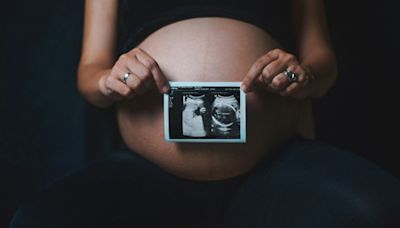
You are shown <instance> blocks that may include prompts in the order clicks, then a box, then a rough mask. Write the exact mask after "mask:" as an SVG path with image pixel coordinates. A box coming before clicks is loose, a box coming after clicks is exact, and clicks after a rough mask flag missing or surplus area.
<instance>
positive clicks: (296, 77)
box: [242, 49, 313, 99]
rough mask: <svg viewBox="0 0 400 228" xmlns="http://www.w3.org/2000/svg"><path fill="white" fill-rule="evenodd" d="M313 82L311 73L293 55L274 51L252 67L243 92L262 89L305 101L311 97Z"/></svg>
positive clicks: (277, 50)
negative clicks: (310, 89) (257, 88)
mask: <svg viewBox="0 0 400 228" xmlns="http://www.w3.org/2000/svg"><path fill="white" fill-rule="evenodd" d="M312 80H313V76H312V74H311V73H310V71H309V70H308V69H307V68H306V67H305V66H302V65H301V64H300V63H299V61H298V60H297V58H296V57H295V56H294V55H293V54H290V53H287V52H285V51H283V50H281V49H274V50H271V51H269V52H268V53H267V54H265V55H263V56H261V57H260V58H259V59H258V60H257V61H256V62H255V63H254V64H253V65H252V66H251V67H250V70H249V71H248V73H247V75H246V76H245V78H244V79H243V81H242V90H243V91H244V92H246V93H247V92H250V91H252V90H254V88H255V87H261V88H264V89H266V90H268V91H270V92H273V93H279V94H280V95H282V96H291V97H294V98H298V99H303V98H306V97H308V95H309V92H310V91H309V88H308V87H309V86H308V85H309V84H310V82H311V81H312Z"/></svg>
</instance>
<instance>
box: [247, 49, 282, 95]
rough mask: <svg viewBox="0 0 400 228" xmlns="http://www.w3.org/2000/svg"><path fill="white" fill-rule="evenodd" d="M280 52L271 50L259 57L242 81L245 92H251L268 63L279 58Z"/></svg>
mask: <svg viewBox="0 0 400 228" xmlns="http://www.w3.org/2000/svg"><path fill="white" fill-rule="evenodd" d="M278 56H279V55H278V53H277V52H276V51H270V52H268V53H267V54H266V55H264V56H262V57H261V58H259V59H258V60H257V61H256V62H255V63H254V64H253V65H252V66H251V67H250V70H249V71H248V73H247V75H246V76H245V77H244V79H243V81H242V85H241V87H242V90H243V91H244V92H250V91H251V90H252V88H253V86H254V81H256V79H257V78H258V77H259V76H260V75H261V73H262V70H263V69H264V67H265V66H266V65H268V64H269V63H271V62H272V61H274V60H276V59H277V58H278Z"/></svg>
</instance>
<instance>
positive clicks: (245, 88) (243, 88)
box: [240, 85, 249, 92]
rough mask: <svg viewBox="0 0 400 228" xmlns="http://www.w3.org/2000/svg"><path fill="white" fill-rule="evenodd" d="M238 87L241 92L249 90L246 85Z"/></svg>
mask: <svg viewBox="0 0 400 228" xmlns="http://www.w3.org/2000/svg"><path fill="white" fill-rule="evenodd" d="M240 87H241V89H242V90H243V92H247V90H248V89H249V88H248V87H247V86H246V85H241V86H240Z"/></svg>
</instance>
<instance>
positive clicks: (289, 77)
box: [283, 69, 297, 83]
mask: <svg viewBox="0 0 400 228" xmlns="http://www.w3.org/2000/svg"><path fill="white" fill-rule="evenodd" d="M283 74H284V75H285V76H286V78H287V80H288V81H289V83H292V82H295V81H297V75H296V74H295V73H293V71H290V70H288V69H286V70H285V71H284V72H283Z"/></svg>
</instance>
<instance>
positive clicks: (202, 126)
mask: <svg viewBox="0 0 400 228" xmlns="http://www.w3.org/2000/svg"><path fill="white" fill-rule="evenodd" d="M170 84H171V89H170V92H169V94H165V95H164V127H165V129H164V130H165V131H164V133H165V138H166V140H167V141H176V142H245V141H246V124H245V110H246V99H245V94H244V92H243V91H241V90H240V82H171V83H170Z"/></svg>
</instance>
